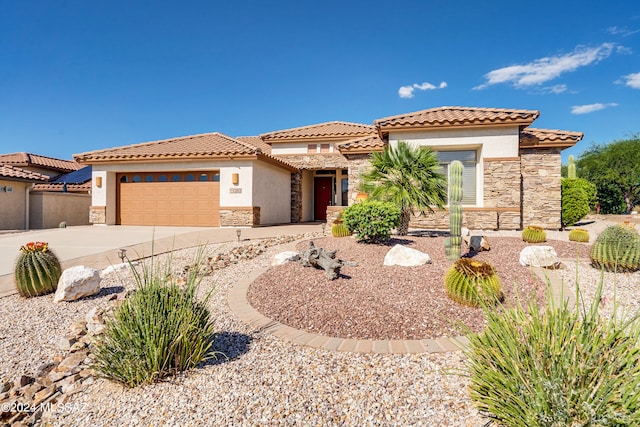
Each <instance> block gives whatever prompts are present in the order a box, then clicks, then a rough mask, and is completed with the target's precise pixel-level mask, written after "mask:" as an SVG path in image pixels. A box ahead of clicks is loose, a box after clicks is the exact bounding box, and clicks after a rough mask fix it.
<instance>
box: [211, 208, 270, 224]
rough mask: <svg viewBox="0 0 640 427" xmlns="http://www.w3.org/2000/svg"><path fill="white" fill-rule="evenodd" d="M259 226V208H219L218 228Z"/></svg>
mask: <svg viewBox="0 0 640 427" xmlns="http://www.w3.org/2000/svg"><path fill="white" fill-rule="evenodd" d="M254 225H260V207H259V206H239V207H224V208H222V207H221V208H220V227H253V226H254Z"/></svg>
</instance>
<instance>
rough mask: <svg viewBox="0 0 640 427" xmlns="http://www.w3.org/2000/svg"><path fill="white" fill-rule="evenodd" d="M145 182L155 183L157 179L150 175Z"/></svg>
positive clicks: (145, 178)
mask: <svg viewBox="0 0 640 427" xmlns="http://www.w3.org/2000/svg"><path fill="white" fill-rule="evenodd" d="M144 181H145V182H154V181H155V179H154V178H153V175H151V174H149V175H147V176H145V177H144Z"/></svg>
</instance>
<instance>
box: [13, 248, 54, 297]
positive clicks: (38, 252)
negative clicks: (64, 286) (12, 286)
mask: <svg viewBox="0 0 640 427" xmlns="http://www.w3.org/2000/svg"><path fill="white" fill-rule="evenodd" d="M61 274H62V268H61V267H60V261H58V257H56V255H55V254H54V253H53V252H52V251H51V250H50V249H49V245H48V244H47V243H46V242H30V243H27V244H26V245H24V246H21V247H20V255H19V256H18V260H17V261H16V266H15V270H14V276H15V280H16V286H17V288H18V293H19V294H20V295H22V296H23V297H27V298H29V297H35V296H39V295H45V294H49V293H52V292H55V290H56V288H57V287H58V280H59V279H60V275H61Z"/></svg>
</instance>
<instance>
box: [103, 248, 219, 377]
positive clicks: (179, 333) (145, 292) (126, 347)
mask: <svg viewBox="0 0 640 427" xmlns="http://www.w3.org/2000/svg"><path fill="white" fill-rule="evenodd" d="M201 255H202V252H199V254H198V256H197V259H196V261H195V263H194V264H193V265H194V266H195V267H194V268H192V269H189V271H188V272H187V274H186V277H185V281H184V284H182V285H179V284H178V283H177V282H176V281H174V280H172V279H171V278H172V277H173V275H172V272H171V267H170V265H171V262H170V261H168V262H167V263H166V265H164V266H162V267H159V268H156V267H155V266H154V265H153V262H151V266H147V265H146V264H144V263H143V264H142V267H141V270H142V271H139V270H138V268H137V267H134V266H133V265H131V268H132V272H133V276H134V278H135V281H136V285H137V287H136V289H135V290H134V291H133V292H132V293H131V295H129V296H128V297H127V299H125V300H124V302H123V303H122V304H121V305H120V306H118V307H117V308H116V309H115V310H114V312H113V314H112V316H111V317H110V318H108V319H107V321H106V328H105V331H104V333H103V334H102V335H99V336H97V337H96V338H95V342H94V345H95V350H94V354H95V363H94V366H93V368H94V369H95V370H96V371H97V372H98V373H99V374H100V375H101V376H103V377H105V378H108V379H111V380H114V381H117V382H119V383H122V384H124V385H127V386H129V387H135V386H137V385H139V384H143V383H151V382H154V381H157V380H158V379H161V378H163V377H165V376H168V375H172V374H174V373H176V372H179V371H183V370H187V369H190V368H193V367H195V366H196V365H198V364H199V363H200V362H202V361H204V360H206V359H208V358H211V357H214V354H213V353H212V352H211V345H212V343H213V338H214V337H215V334H214V329H213V324H212V321H211V318H210V314H209V310H208V309H207V302H208V299H209V295H210V293H209V294H207V296H206V297H205V298H204V299H203V300H200V301H199V300H197V298H196V291H197V289H198V286H199V283H200V280H201V279H200V277H201V276H200V275H199V271H200V270H201V265H202V262H201V260H202V256H201ZM152 259H153V258H152Z"/></svg>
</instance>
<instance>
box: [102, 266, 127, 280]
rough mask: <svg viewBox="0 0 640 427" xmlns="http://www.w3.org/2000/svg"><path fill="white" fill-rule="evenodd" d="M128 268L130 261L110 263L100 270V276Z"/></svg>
mask: <svg viewBox="0 0 640 427" xmlns="http://www.w3.org/2000/svg"><path fill="white" fill-rule="evenodd" d="M127 268H129V263H128V262H122V263H120V264H112V265H110V266H108V267H105V268H103V269H102V270H101V271H100V277H101V278H102V277H105V276H108V275H109V274H111V273H114V272H118V271H122V270H125V269H127Z"/></svg>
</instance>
